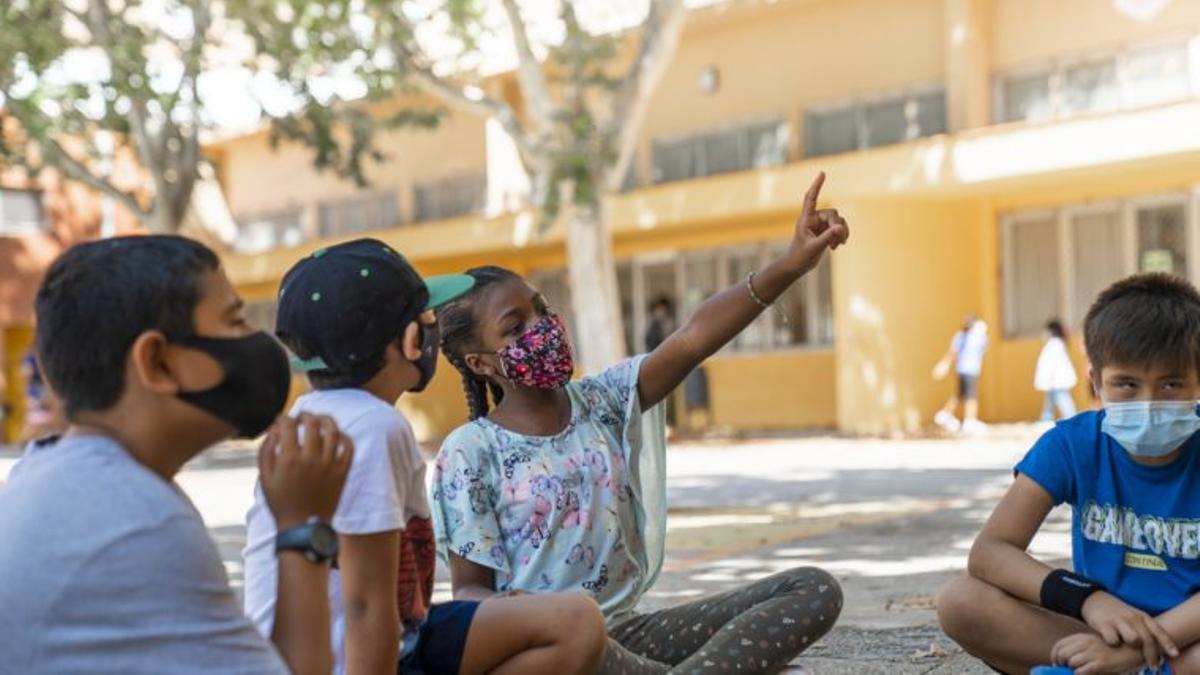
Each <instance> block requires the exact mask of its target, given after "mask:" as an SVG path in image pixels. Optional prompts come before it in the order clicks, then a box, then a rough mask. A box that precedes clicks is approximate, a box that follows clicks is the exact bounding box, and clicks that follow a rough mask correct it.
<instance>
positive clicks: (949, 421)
mask: <svg viewBox="0 0 1200 675" xmlns="http://www.w3.org/2000/svg"><path fill="white" fill-rule="evenodd" d="M933 423H934V424H936V425H938V426H939V427H941V428H943V429H945V430H946V431H949V432H950V433H952V434H957V433H958V430H959V429H961V428H962V425H961V424H959V422H958V418H957V417H955V416H954V415H951V414H950V413H948V412H946V411H945V410H939V411H938V414H936V415H934V416H933Z"/></svg>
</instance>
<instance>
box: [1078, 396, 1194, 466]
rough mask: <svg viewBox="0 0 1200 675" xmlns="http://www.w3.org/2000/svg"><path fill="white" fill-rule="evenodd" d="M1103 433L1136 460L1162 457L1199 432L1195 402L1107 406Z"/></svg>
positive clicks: (1147, 402) (1156, 402)
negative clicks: (1137, 458) (1138, 458)
mask: <svg viewBox="0 0 1200 675" xmlns="http://www.w3.org/2000/svg"><path fill="white" fill-rule="evenodd" d="M1104 412H1105V415H1104V422H1102V423H1101V425H1100V430H1101V431H1103V432H1104V433H1106V434H1108V435H1109V436H1112V438H1113V440H1115V441H1116V442H1117V443H1120V444H1121V447H1123V448H1125V450H1126V451H1127V452H1128V453H1129V454H1131V455H1133V456H1134V457H1162V456H1164V455H1169V454H1171V453H1172V452H1174V451H1175V450H1176V449H1178V448H1179V446H1181V445H1183V444H1184V442H1185V441H1187V439H1189V438H1191V437H1192V435H1193V434H1195V433H1196V432H1197V431H1200V406H1198V405H1197V403H1196V402H1195V401H1129V402H1126V403H1105V404H1104Z"/></svg>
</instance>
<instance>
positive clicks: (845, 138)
mask: <svg viewBox="0 0 1200 675" xmlns="http://www.w3.org/2000/svg"><path fill="white" fill-rule="evenodd" d="M945 131H946V90H945V89H942V88H940V87H938V88H927V89H918V90H913V91H910V92H906V93H904V94H902V95H899V96H890V97H886V98H878V99H872V100H869V101H855V102H852V103H847V104H844V105H838V106H821V107H816V108H813V109H810V110H808V111H807V112H805V115H804V151H805V154H806V155H807V156H809V157H817V156H821V155H833V154H838V153H842V152H850V151H853V150H859V149H863V148H875V147H879V146H884V145H894V144H896V143H904V142H905V141H911V140H914V139H917V138H922V137H924V136H933V135H934V134H940V133H945Z"/></svg>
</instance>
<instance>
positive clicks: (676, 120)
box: [641, 0, 945, 179]
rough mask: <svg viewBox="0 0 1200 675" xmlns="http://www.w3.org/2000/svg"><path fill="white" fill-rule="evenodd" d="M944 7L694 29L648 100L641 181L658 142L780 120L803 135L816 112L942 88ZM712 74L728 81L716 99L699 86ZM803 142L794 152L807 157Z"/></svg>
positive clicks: (831, 7) (852, 8)
mask: <svg viewBox="0 0 1200 675" xmlns="http://www.w3.org/2000/svg"><path fill="white" fill-rule="evenodd" d="M943 1H944V0H835V1H830V0H824V1H821V2H796V1H795V0H789V1H785V2H779V3H777V4H775V5H773V6H770V5H761V4H759V5H757V6H755V7H754V8H753V10H752V11H751V10H740V11H739V10H738V9H736V8H729V9H728V10H727V11H725V12H720V11H714V13H715V14H716V16H717V17H719V18H717V19H713V20H711V21H704V22H701V21H696V22H695V23H697V24H701V25H698V26H695V27H692V28H690V29H689V30H688V31H687V33H686V34H685V36H684V39H683V41H682V43H681V44H680V47H679V51H678V53H677V54H676V55H675V59H674V61H673V62H672V64H671V67H670V69H669V70H668V71H667V74H666V75H665V76H664V77H663V80H662V82H661V83H660V84H659V86H658V89H657V90H656V91H655V94H654V97H653V98H652V100H651V104H650V112H649V114H648V115H647V117H646V121H645V126H644V128H643V132H642V136H641V143H642V146H643V151H644V161H645V162H646V163H645V164H644V165H643V172H642V176H643V178H647V179H648V178H649V173H648V170H649V144H650V142H651V141H652V140H653V139H654V138H656V137H659V136H670V135H677V134H685V133H688V132H694V131H703V130H707V129H710V128H714V127H719V126H722V125H730V124H738V123H741V122H745V121H751V120H756V119H764V118H765V119H770V118H774V117H782V118H783V119H785V120H787V121H788V122H790V123H792V128H793V129H799V128H800V127H801V126H802V124H801V120H802V119H803V110H804V108H806V107H808V106H810V105H813V104H821V103H834V102H837V101H839V100H843V99H847V98H851V97H857V96H862V95H877V94H881V93H886V92H887V91H889V90H892V91H894V90H896V89H897V88H903V87H907V86H910V85H913V84H930V83H938V82H940V81H941V80H942V78H943V73H944V69H945V63H944V57H943V54H944V46H943V39H942V23H943V21H942V3H943ZM743 15H748V16H745V17H744V18H743ZM864 17H871V19H870V20H869V21H864ZM708 65H715V66H717V68H718V69H719V70H720V78H721V86H720V89H719V90H718V91H717V92H716V93H715V94H711V95H708V94H704V93H703V92H701V90H700V87H699V85H698V80H697V78H698V76H699V74H700V71H701V70H702V69H703V68H704V67H706V66H708ZM801 136H802V134H799V133H796V134H794V140H795V143H794V144H793V148H800V147H803V142H802V141H803V139H802V138H801Z"/></svg>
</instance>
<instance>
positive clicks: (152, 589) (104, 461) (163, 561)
mask: <svg viewBox="0 0 1200 675" xmlns="http://www.w3.org/2000/svg"><path fill="white" fill-rule="evenodd" d="M0 664H3V665H2V666H0V668H2V669H3V670H5V672H14V673H33V672H37V673H213V672H220V673H256V674H257V673H286V672H287V667H286V666H285V665H284V663H283V660H282V659H281V658H280V657H279V655H278V654H277V653H276V651H275V649H274V647H273V646H272V645H271V644H270V643H269V642H268V641H267V640H265V639H264V638H263V637H262V636H261V635H259V633H258V631H256V630H255V629H254V626H253V625H252V624H251V623H250V621H249V620H248V619H247V618H246V617H245V616H244V615H243V614H242V612H241V609H240V608H239V607H238V604H237V601H236V599H235V598H234V595H233V591H232V590H231V589H230V587H229V580H228V578H227V577H226V576H225V568H224V567H223V566H222V564H221V558H220V556H219V555H218V553H217V549H216V546H215V545H214V544H213V541H212V539H210V538H209V536H208V532H207V530H206V529H205V527H204V522H203V521H202V520H201V518H200V514H199V513H198V512H197V511H196V508H195V506H193V505H192V502H191V501H190V500H189V499H188V498H187V496H186V495H184V493H183V492H182V491H181V490H180V489H179V487H178V486H176V485H175V484H174V483H172V482H168V481H165V480H163V479H162V478H161V477H159V476H158V475H156V474H154V473H152V472H151V471H150V470H149V469H147V468H146V467H144V466H142V465H141V464H139V463H138V462H136V461H135V460H134V459H133V458H132V457H131V456H130V455H129V454H128V453H126V452H125V450H124V449H122V448H121V447H120V446H119V445H117V444H116V443H115V442H114V441H112V440H110V439H108V438H104V437H101V436H79V437H73V438H68V439H64V440H62V441H59V442H57V443H53V444H46V445H35V446H30V448H29V450H27V451H26V454H25V456H24V457H23V458H22V460H21V462H20V463H19V464H18V465H17V466H16V467H15V468H14V470H13V473H12V476H11V477H10V481H9V483H8V484H7V485H5V486H4V487H3V488H2V489H0Z"/></svg>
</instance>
